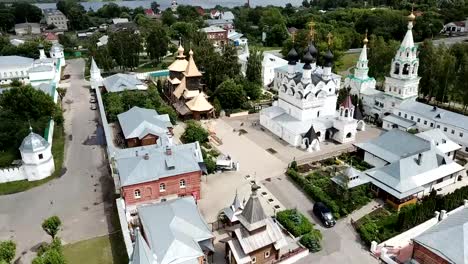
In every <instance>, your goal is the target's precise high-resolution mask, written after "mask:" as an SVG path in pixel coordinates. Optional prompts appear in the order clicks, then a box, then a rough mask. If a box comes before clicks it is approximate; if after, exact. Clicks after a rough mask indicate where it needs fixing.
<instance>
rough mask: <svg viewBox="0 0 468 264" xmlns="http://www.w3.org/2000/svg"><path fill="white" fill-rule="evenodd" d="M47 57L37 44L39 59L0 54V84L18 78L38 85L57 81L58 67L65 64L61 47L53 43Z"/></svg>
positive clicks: (41, 47) (58, 75) (26, 82)
mask: <svg viewBox="0 0 468 264" xmlns="http://www.w3.org/2000/svg"><path fill="white" fill-rule="evenodd" d="M50 54H51V58H47V56H46V54H45V51H44V47H43V46H42V45H39V55H40V56H39V59H37V60H34V59H31V58H27V57H21V56H0V84H9V83H11V81H13V80H19V81H20V82H23V83H25V84H28V83H31V85H33V86H38V85H40V84H43V83H50V82H52V81H58V79H59V78H60V74H59V72H60V67H61V66H63V65H64V64H65V57H64V55H63V48H62V46H61V45H60V44H58V43H57V44H54V45H53V46H52V48H51V51H50Z"/></svg>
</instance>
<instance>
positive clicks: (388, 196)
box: [347, 129, 465, 209]
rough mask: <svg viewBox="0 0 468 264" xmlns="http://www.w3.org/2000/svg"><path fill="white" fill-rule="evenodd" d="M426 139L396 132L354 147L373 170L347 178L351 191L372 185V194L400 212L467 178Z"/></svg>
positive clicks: (458, 165) (453, 162)
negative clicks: (403, 207)
mask: <svg viewBox="0 0 468 264" xmlns="http://www.w3.org/2000/svg"><path fill="white" fill-rule="evenodd" d="M426 136H427V135H421V136H416V135H413V134H410V133H407V132H404V131H401V130H398V129H393V130H390V131H388V132H386V133H384V134H382V135H381V136H379V137H378V138H375V139H373V140H370V141H367V142H364V143H357V144H354V145H355V146H356V147H357V148H358V152H359V154H360V156H361V157H362V158H363V160H364V161H365V162H367V163H369V164H370V165H372V166H374V168H371V169H368V170H366V171H363V172H361V173H360V174H358V175H354V176H353V177H348V179H347V181H349V182H350V183H351V184H350V185H349V188H352V187H354V186H358V185H361V184H366V183H371V190H372V191H373V192H375V193H376V194H377V195H378V196H379V197H381V198H382V199H384V200H386V201H387V202H388V203H389V204H390V205H392V206H393V207H395V208H396V209H399V208H401V207H402V206H404V205H407V204H413V203H416V201H417V199H418V198H422V197H423V196H426V195H429V194H430V193H431V191H432V190H437V189H439V188H444V187H445V186H448V185H450V184H453V183H455V182H456V181H457V180H458V178H459V176H461V175H464V174H465V173H464V168H463V166H461V165H460V164H458V163H456V162H455V161H453V156H452V158H450V157H448V156H447V155H446V154H445V153H444V152H443V151H441V150H440V149H439V148H441V147H442V146H440V145H439V146H436V144H435V142H431V141H428V140H426V139H424V137H426ZM448 153H451V151H449V152H448ZM353 181H359V182H358V183H353Z"/></svg>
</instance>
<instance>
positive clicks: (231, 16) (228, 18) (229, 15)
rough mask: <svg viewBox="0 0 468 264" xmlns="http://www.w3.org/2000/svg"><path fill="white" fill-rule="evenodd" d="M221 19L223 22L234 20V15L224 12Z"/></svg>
mask: <svg viewBox="0 0 468 264" xmlns="http://www.w3.org/2000/svg"><path fill="white" fill-rule="evenodd" d="M221 17H222V18H223V19H225V20H234V18H235V17H234V14H233V13H232V12H231V11H226V12H223V13H222V14H221Z"/></svg>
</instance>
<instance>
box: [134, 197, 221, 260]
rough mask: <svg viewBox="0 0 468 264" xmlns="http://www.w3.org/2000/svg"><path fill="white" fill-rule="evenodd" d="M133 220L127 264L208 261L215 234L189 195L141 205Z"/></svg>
mask: <svg viewBox="0 0 468 264" xmlns="http://www.w3.org/2000/svg"><path fill="white" fill-rule="evenodd" d="M136 222H139V224H138V226H137V228H136V229H135V244H134V250H133V254H132V256H131V258H130V264H170V263H181V264H182V263H187V264H188V263H192V264H195V263H197V264H200V263H209V262H208V259H209V256H211V255H212V254H213V252H214V246H213V240H214V235H213V234H212V233H211V231H210V229H209V228H208V225H207V224H206V222H205V220H204V219H203V217H202V216H201V214H200V212H199V211H198V208H197V205H196V203H195V200H194V199H193V198H192V197H185V198H179V199H175V200H172V201H167V202H163V203H159V204H152V205H145V206H141V207H139V208H138V221H136ZM210 263H211V262H210Z"/></svg>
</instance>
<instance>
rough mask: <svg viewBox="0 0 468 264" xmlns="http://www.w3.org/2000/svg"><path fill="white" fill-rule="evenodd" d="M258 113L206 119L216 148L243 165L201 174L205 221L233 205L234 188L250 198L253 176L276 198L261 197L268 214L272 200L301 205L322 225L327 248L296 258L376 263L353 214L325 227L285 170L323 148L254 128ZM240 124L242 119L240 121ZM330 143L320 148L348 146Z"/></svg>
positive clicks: (372, 130)
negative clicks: (311, 149) (306, 147)
mask: <svg viewBox="0 0 468 264" xmlns="http://www.w3.org/2000/svg"><path fill="white" fill-rule="evenodd" d="M256 118H258V117H256V115H249V116H248V117H239V118H232V119H228V118H226V119H218V120H210V121H208V122H207V123H205V124H206V126H207V127H208V128H209V129H210V130H211V131H213V132H215V133H216V135H217V137H218V138H220V139H221V140H222V142H223V144H222V145H220V146H217V148H218V150H219V151H221V152H222V153H223V154H229V155H230V156H231V157H232V158H233V160H235V161H238V162H239V163H240V170H239V171H237V172H224V173H220V174H212V175H208V176H206V177H205V176H203V179H202V199H201V200H200V201H199V208H200V211H201V213H202V214H203V216H204V217H205V219H206V220H207V222H208V223H212V222H213V221H215V220H216V217H217V215H218V213H219V212H220V210H222V209H223V208H224V207H227V206H229V205H230V203H231V202H232V199H233V198H234V195H235V192H236V189H237V191H238V193H239V196H240V198H241V199H244V198H245V199H246V200H247V199H248V195H249V193H250V180H251V179H255V180H256V181H257V182H259V183H260V185H261V187H262V189H261V192H266V193H267V197H268V198H271V199H273V200H274V202H273V203H268V202H265V201H266V200H267V199H268V198H267V199H265V197H263V198H262V202H263V203H264V204H266V206H267V210H268V211H269V213H272V211H271V210H272V206H273V205H274V204H279V205H280V206H281V208H282V209H283V208H298V209H299V210H300V211H301V212H302V213H304V214H305V215H306V216H307V217H308V218H309V219H311V220H312V221H313V222H315V223H317V227H318V228H319V229H321V230H322V233H323V236H324V240H323V250H322V251H321V252H319V253H317V254H310V255H309V256H308V257H307V258H306V259H303V260H301V261H300V262H298V263H304V264H305V263H364V264H366V263H378V262H377V260H376V259H374V258H373V257H371V256H370V255H369V251H368V249H367V248H363V246H362V245H361V244H360V243H359V238H358V236H357V234H356V232H355V231H354V229H353V228H352V226H351V225H350V218H346V219H342V220H340V221H339V222H338V223H337V225H336V226H335V227H333V228H331V229H325V228H323V227H322V226H321V225H320V224H318V221H317V219H315V217H313V216H312V214H311V210H312V207H313V202H312V201H311V200H309V199H308V197H307V196H306V195H305V194H304V193H302V191H300V190H299V189H298V188H297V187H296V186H295V185H294V184H293V183H292V182H290V180H289V179H288V178H287V177H286V176H285V175H284V172H285V171H286V168H287V166H288V163H289V162H290V161H291V160H292V159H293V158H294V157H300V158H310V157H314V156H317V155H323V152H315V153H306V152H303V151H302V150H299V149H296V148H293V147H290V146H287V145H286V144H284V143H283V142H282V141H280V140H278V139H277V138H275V137H274V136H272V135H271V134H269V133H265V132H263V131H261V130H260V129H259V128H257V127H252V126H251V124H250V123H251V122H255V120H256ZM241 123H244V124H243V125H242V126H241ZM241 128H243V129H245V130H246V131H247V134H242V135H240V134H239V131H238V130H239V129H241ZM366 132H367V133H368V134H363V135H360V136H359V139H358V140H365V139H364V138H365V137H367V138H373V137H376V136H378V135H379V134H380V132H381V131H380V130H379V129H376V128H369V129H368V131H366ZM366 132H364V133H366ZM330 144H331V145H330V148H328V147H329V146H325V147H324V148H322V150H323V151H324V152H325V151H337V150H343V149H345V148H348V147H349V146H346V147H344V148H343V145H335V144H333V143H330ZM267 148H274V149H275V150H276V151H277V153H276V154H272V153H270V152H268V151H267V150H266V149H267ZM327 149H328V150H327ZM246 175H250V178H246V177H245V176H246ZM373 206H376V204H370V205H369V206H368V207H367V208H363V210H372V209H373ZM280 210H281V209H280ZM273 212H274V211H273ZM361 214H362V213H361ZM215 247H216V248H217V249H218V251H219V250H221V253H223V251H222V250H223V245H222V244H220V243H219V242H218V239H217V240H216V241H215ZM215 257H216V258H215V259H216V261H218V262H216V263H221V262H220V261H222V255H219V253H218V254H217V255H216V256H215Z"/></svg>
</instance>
